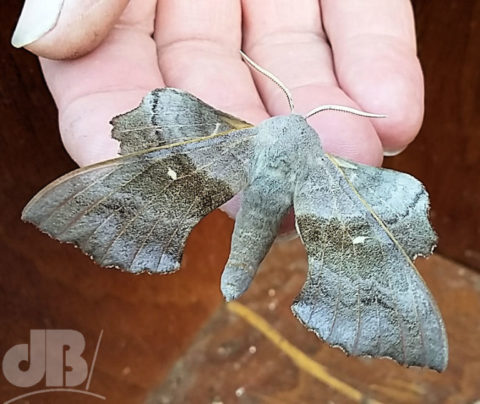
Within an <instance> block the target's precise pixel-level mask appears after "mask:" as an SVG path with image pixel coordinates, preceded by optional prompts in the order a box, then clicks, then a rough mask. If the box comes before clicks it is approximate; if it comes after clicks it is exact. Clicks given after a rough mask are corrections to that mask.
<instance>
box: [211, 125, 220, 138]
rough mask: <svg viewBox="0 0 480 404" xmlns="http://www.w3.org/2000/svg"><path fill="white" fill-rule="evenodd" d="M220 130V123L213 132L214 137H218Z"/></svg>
mask: <svg viewBox="0 0 480 404" xmlns="http://www.w3.org/2000/svg"><path fill="white" fill-rule="evenodd" d="M219 129H220V122H217V123H216V124H215V130H214V131H213V133H212V135H216V134H217V133H218V130H219Z"/></svg>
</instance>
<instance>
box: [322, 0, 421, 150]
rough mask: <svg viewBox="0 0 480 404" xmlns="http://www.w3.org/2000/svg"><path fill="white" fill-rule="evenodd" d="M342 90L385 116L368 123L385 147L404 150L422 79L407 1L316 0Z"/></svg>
mask: <svg viewBox="0 0 480 404" xmlns="http://www.w3.org/2000/svg"><path fill="white" fill-rule="evenodd" d="M321 7H322V12H323V21H324V25H325V29H326V32H327V34H328V38H329V40H330V42H331V44H332V48H333V54H334V60H335V72H336V75H337V78H338V80H339V83H340V86H341V87H342V89H343V90H344V91H345V92H346V93H347V94H348V95H350V96H351V97H352V98H353V99H354V100H355V101H356V102H357V103H358V104H360V106H361V107H362V109H364V110H368V111H372V112H377V113H382V114H386V115H387V116H388V118H387V119H379V120H375V121H373V124H374V126H375V128H376V129H377V132H378V134H379V136H380V139H381V141H382V143H383V147H384V148H385V149H386V150H387V151H389V152H392V151H398V150H401V149H403V148H404V147H405V146H406V145H407V144H408V143H410V142H411V141H412V140H413V138H414V137H415V136H416V134H417V132H418V130H419V128H420V125H421V123H422V119H423V102H424V100H423V77H422V71H421V67H420V64H419V62H418V59H417V56H416V45H415V27H414V21H413V13H412V8H411V4H410V2H409V1H407V0H392V1H383V0H344V1H335V0H321Z"/></svg>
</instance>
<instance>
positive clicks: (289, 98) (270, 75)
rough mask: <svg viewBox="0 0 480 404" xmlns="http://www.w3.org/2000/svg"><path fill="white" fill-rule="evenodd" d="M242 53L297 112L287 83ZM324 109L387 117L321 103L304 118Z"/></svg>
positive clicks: (251, 65) (292, 112)
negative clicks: (280, 91) (275, 86)
mask: <svg viewBox="0 0 480 404" xmlns="http://www.w3.org/2000/svg"><path fill="white" fill-rule="evenodd" d="M240 54H241V55H242V58H243V60H244V61H245V62H246V63H247V64H248V65H249V66H250V67H252V68H253V69H255V70H257V71H258V72H259V73H261V74H263V75H264V76H265V77H267V78H269V79H270V80H272V81H273V82H274V83H275V84H276V85H277V86H278V87H279V88H280V89H281V90H282V91H283V93H284V94H285V96H286V97H287V101H288V105H289V107H290V113H291V114H294V113H295V111H294V110H295V106H294V103H293V97H292V93H291V92H290V90H289V89H288V88H287V86H286V85H285V84H283V83H282V81H281V80H280V79H279V78H278V77H277V76H275V75H274V74H273V73H271V72H269V71H268V70H267V69H264V68H263V67H261V66H260V65H258V64H257V63H255V62H254V61H253V60H252V59H250V58H249V57H248V56H247V55H246V54H245V53H243V52H242V51H240ZM322 111H340V112H346V113H349V114H354V115H358V116H364V117H367V118H386V117H387V116H386V115H382V114H373V113H370V112H365V111H361V110H359V109H356V108H351V107H346V106H344V105H336V104H326V105H320V106H318V107H316V108H314V109H312V110H311V111H310V112H309V113H307V114H306V115H304V118H305V119H308V118H310V117H311V116H313V115H315V114H318V113H319V112H322Z"/></svg>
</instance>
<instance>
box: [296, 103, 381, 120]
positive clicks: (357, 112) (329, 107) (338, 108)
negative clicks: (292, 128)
mask: <svg viewBox="0 0 480 404" xmlns="http://www.w3.org/2000/svg"><path fill="white" fill-rule="evenodd" d="M322 111H340V112H346V113H348V114H353V115H358V116H364V117H367V118H386V117H387V115H381V114H372V113H370V112H364V111H360V110H359V109H355V108H350V107H345V106H343V105H335V104H327V105H320V106H319V107H317V108H314V109H312V110H311V111H310V112H309V113H308V114H307V115H305V119H308V118H310V117H311V116H313V115H315V114H318V113H319V112H322Z"/></svg>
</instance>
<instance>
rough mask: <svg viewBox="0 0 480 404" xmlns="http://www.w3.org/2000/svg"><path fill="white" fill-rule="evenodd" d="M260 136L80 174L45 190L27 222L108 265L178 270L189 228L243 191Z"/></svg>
mask: <svg viewBox="0 0 480 404" xmlns="http://www.w3.org/2000/svg"><path fill="white" fill-rule="evenodd" d="M254 133H255V130H254V129H245V130H239V131H235V132H232V133H231V134H230V135H229V136H218V137H214V138H210V139H206V140H200V141H196V142H191V143H185V144H182V145H178V146H173V147H169V148H155V149H151V150H149V151H145V152H142V153H134V154H130V155H128V156H125V157H120V158H117V159H114V160H109V161H106V162H103V163H100V164H96V165H93V166H90V167H86V168H81V169H78V170H76V171H73V172H72V173H69V174H67V175H65V176H63V177H62V178H60V179H58V180H57V181H54V182H53V183H51V184H50V185H48V186H47V187H45V188H44V189H43V190H42V191H40V192H39V193H38V194H37V195H36V196H35V197H34V198H33V199H32V200H31V201H30V202H29V204H28V205H27V206H26V207H25V209H24V211H23V215H22V218H23V220H25V221H28V222H31V223H33V224H35V225H36V226H38V227H39V228H40V230H42V231H44V232H46V233H48V234H49V235H50V236H52V237H53V238H56V239H58V240H60V241H64V242H70V243H74V244H76V245H77V246H79V247H80V248H81V249H82V250H83V251H84V252H85V253H86V254H88V255H90V256H91V257H92V258H93V259H94V260H95V261H96V262H97V263H98V264H100V265H102V266H109V267H110V266H115V267H119V268H122V269H125V270H127V271H130V272H140V271H144V270H147V271H150V272H160V273H165V272H170V271H174V270H176V269H178V267H179V266H180V261H181V257H182V253H183V248H184V244H185V241H186V239H187V236H188V234H189V233H190V231H191V229H192V228H193V227H194V226H195V225H196V224H197V223H198V222H199V221H200V219H201V218H202V217H204V216H205V215H207V214H208V213H209V212H211V211H212V210H214V209H215V208H217V207H219V206H220V205H222V204H224V203H225V202H227V201H228V200H229V199H230V198H232V197H233V196H234V195H235V194H236V193H238V192H239V191H240V190H241V189H242V188H243V187H244V186H245V183H246V181H247V176H246V168H247V165H248V161H249V159H250V153H251V146H250V145H251V137H252V136H253V135H254ZM232 155H233V156H234V157H233V158H232Z"/></svg>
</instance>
